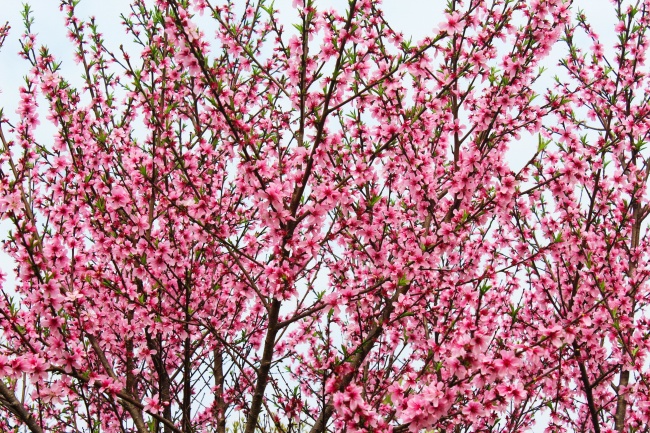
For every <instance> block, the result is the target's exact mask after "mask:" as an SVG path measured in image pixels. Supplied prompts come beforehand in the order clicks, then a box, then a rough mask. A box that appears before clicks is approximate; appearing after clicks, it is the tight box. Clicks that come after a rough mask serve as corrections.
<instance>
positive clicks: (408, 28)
mask: <svg viewBox="0 0 650 433" xmlns="http://www.w3.org/2000/svg"><path fill="white" fill-rule="evenodd" d="M29 3H30V5H31V7H32V10H33V17H34V19H35V24H34V33H36V34H37V38H38V39H37V42H38V43H40V44H45V45H47V46H48V47H49V49H50V51H51V52H52V53H53V54H54V56H55V57H56V58H57V60H61V61H63V71H64V74H65V75H66V77H67V78H68V79H69V80H70V81H71V82H72V83H75V81H76V82H79V79H80V75H81V73H80V71H79V69H77V67H76V65H75V64H74V62H73V60H72V53H73V48H72V46H71V44H70V42H69V41H68V39H67V38H66V29H65V27H64V15H63V14H62V13H61V12H59V10H58V3H59V2H58V1H56V0H30V1H29ZM129 3H130V1H129V0H104V1H100V0H82V1H81V3H80V4H79V6H78V8H77V10H78V12H79V16H80V17H81V18H86V17H89V16H91V15H94V16H96V18H97V22H98V25H99V28H100V31H101V32H102V33H103V34H104V36H105V40H106V44H107V45H108V47H109V48H111V49H114V50H115V51H117V48H118V47H119V46H120V44H124V45H125V46H127V47H128V45H129V44H130V42H131V38H130V37H129V36H127V35H126V34H125V32H124V29H123V27H122V26H121V24H120V22H121V19H120V13H127V12H128V11H129V8H128V5H129ZM275 4H276V7H278V8H279V9H280V12H281V14H282V12H283V11H285V12H290V7H291V0H276V2H275ZM318 4H319V5H323V6H330V5H332V6H333V7H341V6H344V5H345V4H347V1H346V0H320V1H319V2H318ZM445 4H446V0H384V1H383V9H384V11H385V16H386V18H387V20H388V22H389V23H390V24H391V26H392V27H393V28H394V29H395V30H398V31H401V32H403V33H404V35H405V37H406V38H408V37H412V38H413V40H414V41H417V40H420V39H421V38H422V37H424V36H425V35H427V34H430V33H431V31H432V30H433V29H434V28H436V27H438V24H439V19H440V12H441V11H442V10H443V8H444V6H445ZM574 5H575V6H574V8H575V7H580V8H582V9H584V11H585V13H586V15H587V18H588V20H589V22H590V23H592V26H593V27H594V28H595V29H596V30H597V31H598V32H599V33H600V34H601V35H602V36H603V40H602V41H601V42H602V43H603V44H604V46H605V47H606V48H611V46H612V45H613V44H614V43H615V42H616V39H615V37H614V31H613V27H614V25H615V22H614V14H613V13H612V7H611V5H610V3H609V1H607V0H576V1H574ZM21 10H22V2H21V1H19V0H0V22H4V21H9V23H10V25H11V27H12V31H11V33H10V35H9V37H8V38H7V41H6V42H5V46H4V47H3V48H2V49H1V50H0V108H4V110H5V111H4V112H5V116H7V117H9V118H10V119H12V120H15V119H16V114H15V110H16V107H17V104H16V102H17V101H18V88H19V86H21V85H23V84H24V80H23V76H24V75H25V73H26V71H27V67H28V64H27V62H25V61H23V60H21V59H20V58H19V57H18V55H17V52H18V51H19V50H20V46H19V44H18V38H19V36H20V34H21V33H22V31H23V25H22V20H21V15H20V12H21ZM285 15H286V14H285ZM605 36H607V37H606V38H605ZM607 51H609V50H607ZM607 51H606V52H607ZM556 54H557V53H556ZM554 57H555V58H553V56H552V58H550V59H548V61H545V62H544V64H545V66H547V67H549V68H551V70H552V68H553V67H554V66H556V65H557V61H558V58H557V55H555V56H554ZM547 83H548V82H547ZM543 85H544V84H543V83H542V86H543ZM41 117H42V118H43V121H42V124H41V130H40V133H39V135H40V134H48V133H49V134H51V133H52V132H53V129H52V127H49V128H50V129H49V130H48V125H47V123H48V122H46V121H45V120H44V114H43V113H41ZM40 136H41V137H43V136H47V135H40ZM536 146H537V141H536V139H535V138H534V137H532V139H531V140H530V142H528V140H527V139H526V137H523V139H522V141H521V142H520V143H517V144H516V145H513V146H512V147H511V149H510V151H509V154H508V158H509V160H510V161H511V164H512V165H513V168H514V167H516V166H519V167H520V166H521V165H523V163H524V162H525V161H527V160H528V159H529V158H530V156H531V155H532V153H534V151H535V149H536ZM8 229H9V226H8V225H7V224H6V223H2V224H0V238H4V236H6V233H7V231H8ZM12 268H13V263H12V262H11V260H10V259H9V258H8V257H7V255H6V254H5V253H4V252H2V251H0V271H2V272H3V273H5V274H7V282H8V285H9V287H12V286H13V282H14V281H15V278H14V275H13V270H12ZM545 423H546V421H545V420H544V419H541V420H540V421H539V423H538V429H536V430H538V431H542V430H543V427H544V424H545Z"/></svg>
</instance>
